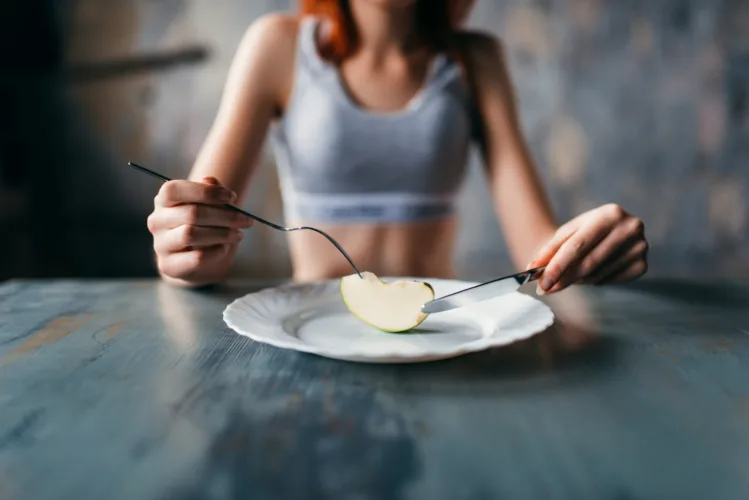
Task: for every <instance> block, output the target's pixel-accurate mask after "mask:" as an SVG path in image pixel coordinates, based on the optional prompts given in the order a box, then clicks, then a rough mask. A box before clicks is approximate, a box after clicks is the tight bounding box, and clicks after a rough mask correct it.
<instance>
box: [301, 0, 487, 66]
mask: <svg viewBox="0 0 749 500" xmlns="http://www.w3.org/2000/svg"><path fill="white" fill-rule="evenodd" d="M474 1H475V0H416V5H415V8H416V12H415V18H416V24H417V26H416V29H417V31H418V33H419V37H420V38H421V40H423V42H424V43H425V44H426V45H427V47H429V49H431V50H432V51H434V52H445V51H452V50H453V49H454V48H455V47H454V38H455V32H456V30H457V26H458V25H459V24H460V23H461V22H462V21H463V19H464V18H465V16H466V14H467V13H468V10H470V8H471V7H472V6H473V3H474ZM301 15H303V16H304V15H315V16H323V17H325V18H327V19H328V20H329V21H330V30H329V32H328V37H327V40H326V42H325V45H324V46H323V47H321V50H322V52H323V55H324V56H325V57H326V58H328V59H332V60H335V61H341V60H343V59H345V58H346V57H348V56H349V55H351V54H352V53H353V52H354V50H355V49H356V44H357V34H356V26H355V25H354V19H353V17H352V16H351V10H350V9H349V0H301Z"/></svg>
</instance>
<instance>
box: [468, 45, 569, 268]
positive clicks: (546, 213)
mask: <svg viewBox="0 0 749 500" xmlns="http://www.w3.org/2000/svg"><path fill="white" fill-rule="evenodd" d="M461 46H462V48H463V50H462V52H463V54H464V60H465V62H466V65H467V71H468V74H469V79H470V80H471V86H472V89H473V98H474V102H475V104H476V107H477V111H478V113H479V118H480V125H481V136H482V144H481V146H482V154H483V158H484V163H485V166H486V172H487V177H488V182H489V189H490V193H491V195H492V198H493V201H494V207H495V211H496V213H497V217H498V219H499V221H500V224H501V226H502V228H503V231H504V234H505V240H506V242H507V245H508V248H509V250H510V255H511V257H512V260H513V262H514V263H515V265H516V266H517V267H518V268H525V266H526V263H527V262H528V261H529V260H531V259H532V257H533V255H534V254H535V252H536V251H537V250H538V249H539V248H540V247H541V246H542V245H543V244H544V243H546V241H547V240H548V239H549V238H551V237H552V236H553V234H554V232H555V231H556V229H557V224H556V222H555V220H554V216H553V214H552V210H551V207H550V203H549V201H548V199H547V196H546V193H545V192H544V190H543V187H542V185H541V181H540V179H539V176H538V174H537V172H536V170H535V168H534V165H533V160H532V159H531V155H530V153H529V151H528V147H527V145H526V143H525V139H524V137H523V133H522V130H521V127H520V123H519V120H518V113H517V110H516V105H515V95H514V92H513V90H512V83H511V81H510V78H509V75H508V71H507V66H506V64H505V60H504V57H503V54H502V51H501V49H500V46H499V44H498V42H497V41H496V40H494V39H493V38H491V37H489V36H485V35H480V34H474V33H466V34H464V35H462V40H461Z"/></svg>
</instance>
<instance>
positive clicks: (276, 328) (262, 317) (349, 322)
mask: <svg viewBox="0 0 749 500" xmlns="http://www.w3.org/2000/svg"><path fill="white" fill-rule="evenodd" d="M382 279H383V281H386V282H391V281H396V280H398V279H407V278H382ZM424 281H427V282H428V283H429V284H430V285H432V287H433V288H434V290H435V293H436V296H437V297H439V296H442V295H444V294H447V293H451V292H455V291H457V290H461V289H463V288H466V287H468V286H472V285H475V283H472V282H465V281H457V280H440V279H428V280H424ZM224 321H225V322H226V324H227V325H228V326H229V327H230V328H232V329H233V330H235V331H236V332H237V333H239V334H240V335H245V336H247V337H250V338H251V339H253V340H256V341H258V342H262V343H265V344H270V345H273V346H276V347H280V348H284V349H294V350H297V351H301V352H306V353H311V354H317V355H319V356H325V357H328V358H334V359H342V360H347V361H358V362H368V363H414V362H423V361H431V360H437V359H444V358H451V357H455V356H460V355H462V354H467V353H470V352H476V351H482V350H485V349H488V348H491V347H497V346H502V345H506V344H511V343H513V342H515V341H518V340H522V339H525V338H528V337H530V336H532V335H534V334H536V333H539V332H541V331H543V330H545V329H546V328H547V327H549V325H551V324H552V323H553V321H554V314H553V313H552V312H551V309H549V308H548V307H547V306H546V305H545V304H544V303H542V302H541V301H539V300H536V299H534V298H533V297H531V296H528V295H525V294H522V293H512V294H507V295H502V296H500V297H497V298H495V299H491V300H488V301H485V302H482V303H479V304H475V305H473V306H470V307H464V308H460V309H454V310H452V311H446V312H442V313H435V314H432V315H430V316H429V317H427V319H426V320H424V321H423V322H422V323H421V324H420V325H419V326H418V327H416V328H415V329H414V330H412V331H411V332H409V333H401V334H393V333H385V332H381V331H380V330H377V329H376V328H373V327H371V326H369V325H366V324H364V323H362V322H361V321H359V320H358V319H356V318H355V317H354V316H353V315H352V314H351V313H350V312H349V311H348V309H346V306H345V305H344V303H343V301H342V300H341V295H340V291H339V281H338V280H331V281H325V282H319V283H312V284H286V285H282V286H279V287H276V288H268V289H265V290H261V291H259V292H255V293H250V294H248V295H245V296H244V297H240V298H239V299H236V300H235V301H234V302H232V303H231V304H229V305H228V306H227V307H226V309H225V310H224Z"/></svg>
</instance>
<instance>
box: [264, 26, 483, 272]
mask: <svg viewBox="0 0 749 500" xmlns="http://www.w3.org/2000/svg"><path fill="white" fill-rule="evenodd" d="M317 28H318V22H317V20H316V19H314V18H304V19H303V20H302V21H301V22H300V23H299V31H298V36H297V51H296V61H295V67H294V81H293V82H292V85H290V88H291V89H292V90H291V94H290V95H289V96H288V99H287V103H286V106H285V109H284V111H283V113H282V115H281V117H280V118H279V120H278V122H277V123H276V124H274V128H273V131H272V140H273V146H274V152H275V157H276V162H277V166H278V172H279V177H280V181H281V189H282V194H283V200H284V211H285V216H286V223H287V224H289V225H302V224H304V225H312V226H315V227H318V228H320V229H323V230H325V231H326V232H328V233H329V234H331V235H332V236H333V237H334V238H335V239H336V240H337V241H338V242H339V243H340V244H341V245H342V246H343V247H344V248H345V249H346V251H347V252H348V253H349V254H350V255H351V257H352V259H354V262H355V263H356V264H357V267H359V268H360V269H361V270H368V271H372V272H374V273H376V274H378V275H391V276H398V275H400V276H403V275H409V276H437V277H450V276H452V247H453V243H454V237H455V222H456V221H455V198H456V196H457V194H458V191H459V189H460V186H461V183H462V179H463V173H464V169H465V165H466V161H467V154H468V148H469V144H470V141H471V138H472V131H473V130H474V126H475V123H474V122H473V117H474V115H473V113H472V112H471V107H470V104H469V102H470V100H469V94H468V91H467V87H466V85H465V83H464V80H463V78H462V76H461V72H460V68H459V66H458V65H457V64H455V62H454V61H452V60H451V59H450V58H448V57H447V56H445V55H438V56H436V57H432V58H430V59H429V60H428V61H426V62H425V63H424V64H423V65H422V66H424V70H422V73H426V76H425V77H423V78H418V76H416V75H414V73H418V72H419V71H418V70H416V71H414V72H412V73H411V74H405V75H403V78H400V75H397V76H396V77H395V78H391V79H390V80H389V81H387V79H388V76H387V75H378V74H374V73H373V74H371V75H370V74H366V69H362V70H361V71H360V72H358V73H357V71H356V70H357V69H356V66H355V65H356V62H357V61H351V63H350V64H349V65H348V66H347V67H343V68H339V67H336V66H335V65H334V64H332V63H330V62H328V61H326V60H324V59H323V58H322V57H321V56H320V52H319V50H318V41H317V40H318V39H317V37H318V29H317ZM349 68H351V71H349V72H348V73H347V72H346V70H347V69H349ZM362 71H363V72H362ZM378 78H382V82H379V81H378ZM344 81H345V83H344ZM357 82H359V83H360V84H359V85H354V84H356V83H357ZM414 83H416V85H414ZM383 87H385V88H393V89H395V90H394V91H393V92H390V93H384V92H382V91H381V90H380V89H381V88H383ZM414 88H415V89H417V90H416V92H414V90H410V93H409V89H414ZM397 91H400V96H399V95H398V94H399V92H397ZM394 95H395V97H393V96H394ZM354 96H356V97H354ZM398 101H400V102H398ZM289 248H290V253H291V259H292V265H293V269H294V278H295V279H297V280H305V281H306V280H316V279H326V278H331V277H338V276H341V275H345V274H351V273H352V272H353V270H352V269H351V268H350V266H349V265H348V264H347V262H346V261H345V259H344V258H343V257H342V256H341V255H340V254H339V253H338V252H337V251H336V249H335V248H334V247H333V246H332V245H331V244H330V243H329V242H328V241H327V240H325V239H324V238H323V237H321V236H320V235H317V234H315V233H312V232H306V231H302V232H295V233H290V234H289Z"/></svg>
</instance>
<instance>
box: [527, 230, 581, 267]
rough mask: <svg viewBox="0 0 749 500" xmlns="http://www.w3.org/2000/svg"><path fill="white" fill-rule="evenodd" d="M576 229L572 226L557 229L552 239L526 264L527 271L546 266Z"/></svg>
mask: <svg viewBox="0 0 749 500" xmlns="http://www.w3.org/2000/svg"><path fill="white" fill-rule="evenodd" d="M576 229H577V226H576V225H574V224H564V225H562V226H561V227H560V228H559V229H557V232H556V233H554V236H552V238H551V239H550V240H549V241H548V242H547V243H546V244H545V245H544V246H543V247H541V249H540V250H539V251H538V252H536V258H535V259H533V260H532V261H531V262H529V263H528V266H527V269H532V268H534V267H542V266H545V265H547V264H548V263H549V261H550V260H551V258H552V257H553V256H554V254H555V253H557V251H559V248H560V247H561V246H562V245H563V244H564V242H565V241H567V240H568V239H569V238H570V236H572V235H573V234H574V233H575V230H576Z"/></svg>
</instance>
